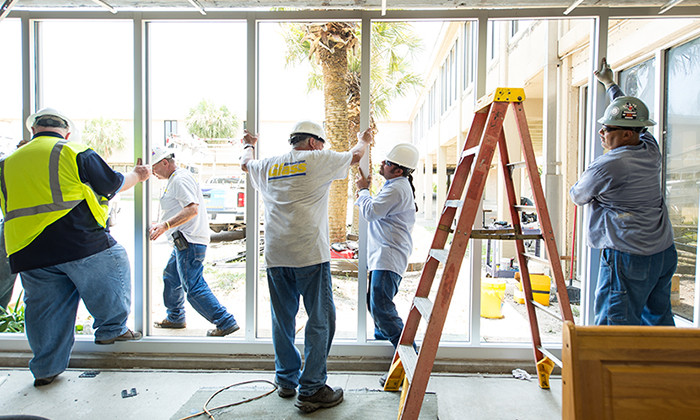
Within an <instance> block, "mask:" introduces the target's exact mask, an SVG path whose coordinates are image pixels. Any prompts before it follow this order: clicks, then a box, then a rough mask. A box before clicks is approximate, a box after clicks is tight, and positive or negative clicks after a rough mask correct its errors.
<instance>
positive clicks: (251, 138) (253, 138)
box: [241, 130, 258, 146]
mask: <svg viewBox="0 0 700 420" xmlns="http://www.w3.org/2000/svg"><path fill="white" fill-rule="evenodd" d="M241 142H242V143H243V144H244V145H245V144H250V145H251V146H255V143H257V142H258V135H257V134H251V133H250V132H248V130H243V139H241Z"/></svg>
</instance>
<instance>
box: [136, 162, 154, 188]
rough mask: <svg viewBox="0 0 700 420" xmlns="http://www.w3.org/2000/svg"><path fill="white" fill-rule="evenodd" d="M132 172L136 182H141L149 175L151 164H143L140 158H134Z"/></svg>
mask: <svg viewBox="0 0 700 420" xmlns="http://www.w3.org/2000/svg"><path fill="white" fill-rule="evenodd" d="M134 173H135V174H136V176H137V177H138V179H139V181H138V182H143V181H145V180H147V179H148V177H149V176H151V165H143V161H142V160H141V158H138V159H136V166H134Z"/></svg>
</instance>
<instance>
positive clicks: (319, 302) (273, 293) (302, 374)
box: [267, 262, 335, 395]
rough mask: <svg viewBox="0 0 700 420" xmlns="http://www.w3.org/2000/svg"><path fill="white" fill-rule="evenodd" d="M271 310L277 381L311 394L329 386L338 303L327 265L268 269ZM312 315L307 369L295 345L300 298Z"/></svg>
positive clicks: (306, 349) (306, 342)
mask: <svg viewBox="0 0 700 420" xmlns="http://www.w3.org/2000/svg"><path fill="white" fill-rule="evenodd" d="M267 284H268V287H269V289H270V306H271V308H272V344H273V346H274V348H275V373H276V374H275V382H277V384H279V385H280V386H282V387H284V388H296V387H297V385H299V394H300V395H312V394H314V393H315V392H316V391H318V390H319V389H321V388H322V387H323V386H324V385H325V384H326V378H327V375H326V359H327V358H328V353H329V352H330V350H331V343H332V342H333V335H335V304H334V303H333V290H332V288H331V265H330V263H328V262H325V263H321V264H316V265H310V266H308V267H300V268H292V267H271V268H268V269H267ZM300 295H301V296H303V298H304V308H306V313H307V314H308V316H309V320H308V321H307V322H306V327H305V329H304V334H305V335H304V369H303V370H301V354H300V353H299V350H297V348H296V347H295V346H294V336H295V331H296V315H297V312H299V296H300Z"/></svg>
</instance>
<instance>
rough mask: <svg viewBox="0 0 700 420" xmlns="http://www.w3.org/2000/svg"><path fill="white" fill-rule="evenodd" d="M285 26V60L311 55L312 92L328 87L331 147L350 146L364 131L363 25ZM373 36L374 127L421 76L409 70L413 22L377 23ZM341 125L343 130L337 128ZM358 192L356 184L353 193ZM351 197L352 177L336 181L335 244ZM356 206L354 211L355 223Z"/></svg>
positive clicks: (333, 208)
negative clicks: (361, 88)
mask: <svg viewBox="0 0 700 420" xmlns="http://www.w3.org/2000/svg"><path fill="white" fill-rule="evenodd" d="M283 27H284V28H285V31H284V36H285V41H286V44H287V64H288V65H291V64H295V63H298V62H300V61H302V60H305V59H307V58H308V59H309V60H311V63H312V66H313V68H314V71H313V72H312V73H311V74H310V76H309V79H308V82H307V87H308V88H309V90H312V89H321V88H322V89H323V90H324V99H325V110H326V121H325V122H326V135H327V136H328V137H329V140H330V141H331V143H332V149H333V150H337V151H347V150H349V148H350V145H351V144H354V143H355V141H356V140H355V139H356V135H357V133H358V132H359V130H360V69H361V62H360V57H361V56H360V54H359V50H358V48H357V46H358V44H359V42H358V41H359V39H360V34H361V32H360V31H361V26H360V25H355V24H353V23H351V22H331V23H325V24H322V25H321V24H283ZM371 40H372V42H371V46H370V48H371V49H372V50H371V54H370V57H371V69H372V73H371V75H370V78H371V82H372V83H371V89H370V126H371V127H376V124H375V122H374V117H375V116H378V117H386V116H388V114H389V104H390V102H391V100H392V99H395V98H397V97H401V96H403V95H405V94H406V93H407V92H408V90H409V89H412V88H415V87H417V86H419V85H420V83H421V79H420V77H419V76H418V75H417V74H415V73H412V72H411V61H410V57H412V55H413V54H414V53H415V52H416V51H417V49H418V48H420V44H421V43H420V39H419V38H418V37H417V36H416V35H415V34H414V33H413V30H412V27H411V25H409V24H407V23H405V22H374V23H373V24H372V36H371ZM339 126H341V127H342V128H341V129H338V127H339ZM346 127H347V128H346ZM375 129H376V128H375ZM370 167H371V165H370ZM356 173H357V168H353V170H352V172H351V177H352V178H351V179H354V177H355V175H356ZM354 190H355V184H354V182H353V183H352V191H353V193H354ZM353 195H354V194H353ZM347 199H348V180H347V179H345V180H341V181H335V182H334V184H333V186H332V187H331V196H330V200H329V201H330V207H329V226H330V235H331V242H342V241H344V240H345V236H346V233H347V229H346V226H345V221H346V218H347ZM356 210H357V209H355V212H354V214H353V220H354V222H353V226H355V227H356V226H357V218H358V214H357V211H356ZM353 230H355V229H353Z"/></svg>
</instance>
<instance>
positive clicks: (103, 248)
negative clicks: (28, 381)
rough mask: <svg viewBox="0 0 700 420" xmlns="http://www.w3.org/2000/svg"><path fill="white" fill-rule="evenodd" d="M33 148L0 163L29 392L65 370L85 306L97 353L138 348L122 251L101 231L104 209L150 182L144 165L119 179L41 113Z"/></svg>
mask: <svg viewBox="0 0 700 420" xmlns="http://www.w3.org/2000/svg"><path fill="white" fill-rule="evenodd" d="M26 125H27V129H28V130H29V131H31V133H32V139H31V141H30V142H29V143H28V144H27V145H26V146H24V147H22V148H21V149H19V150H17V151H15V152H14V153H12V154H11V155H10V156H8V157H7V158H6V159H5V160H3V161H0V208H1V209H2V213H3V215H4V219H5V246H6V249H7V254H8V257H9V260H10V268H11V270H12V272H13V273H18V272H19V273H21V274H22V276H21V278H22V286H23V287H24V290H25V298H24V300H25V304H26V308H25V327H26V334H27V340H28V341H29V345H30V347H31V349H32V352H33V353H34V357H33V358H32V360H31V361H30V362H29V369H30V370H31V371H32V374H33V375H34V377H35V380H34V386H43V385H48V384H50V383H52V382H53V380H54V379H55V378H56V376H58V375H59V374H60V373H61V372H63V371H64V370H65V369H66V367H67V366H68V360H69V357H70V352H71V349H72V347H73V342H74V337H73V334H74V327H75V317H76V313H77V309H78V303H79V302H80V300H81V299H82V300H83V301H84V302H85V306H86V307H87V309H88V311H89V312H90V314H91V315H92V316H93V318H94V320H95V321H94V325H93V326H94V329H95V343H97V344H112V343H114V342H115V341H128V340H138V339H140V338H141V336H142V335H141V333H140V332H134V331H131V330H130V329H129V328H127V326H126V320H127V317H128V316H129V310H130V306H131V274H130V268H129V261H128V258H127V255H126V251H125V250H124V248H123V247H122V246H121V245H119V244H118V243H117V242H116V241H115V240H114V238H112V236H111V235H110V234H109V230H108V229H107V219H108V212H109V210H108V209H109V208H108V200H109V199H111V198H112V197H114V195H115V194H117V193H118V192H120V191H124V190H127V189H129V188H131V187H133V186H134V185H136V184H137V183H138V182H143V181H145V180H146V179H148V177H149V174H150V169H149V167H148V166H145V165H141V162H140V159H139V162H138V163H137V165H136V166H135V167H134V169H133V171H132V172H129V173H126V174H121V173H119V172H116V171H114V170H112V168H110V167H109V165H108V164H107V163H106V162H105V161H104V160H103V159H102V158H101V157H100V156H99V155H98V154H97V153H96V152H95V151H94V150H92V149H91V148H89V147H88V146H85V145H83V144H80V143H76V142H73V141H69V140H68V138H69V137H70V136H71V134H73V135H74V136H75V133H76V130H75V127H74V125H73V122H72V121H71V120H70V119H69V118H67V117H66V116H65V115H63V114H61V113H60V112H58V111H57V110H55V109H51V108H44V109H42V110H40V111H39V112H36V113H34V114H32V115H30V116H29V118H27V121H26Z"/></svg>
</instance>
